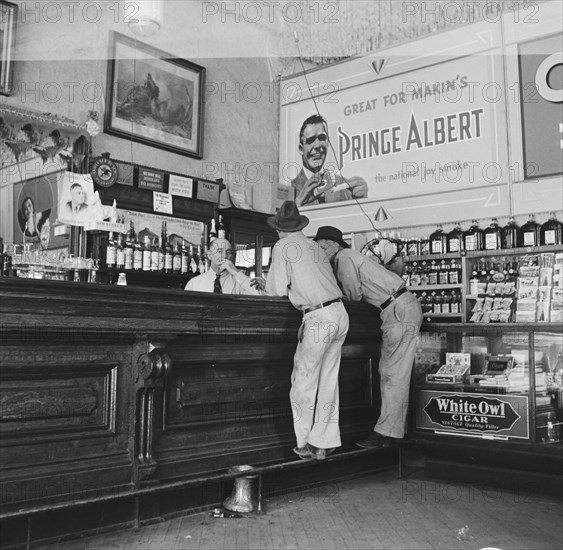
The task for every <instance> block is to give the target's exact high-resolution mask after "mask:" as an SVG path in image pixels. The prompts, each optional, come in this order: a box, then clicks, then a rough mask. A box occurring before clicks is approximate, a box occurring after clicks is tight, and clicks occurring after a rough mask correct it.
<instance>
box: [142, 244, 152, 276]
mask: <svg viewBox="0 0 563 550" xmlns="http://www.w3.org/2000/svg"><path fill="white" fill-rule="evenodd" d="M142 253H143V264H142V265H143V271H150V270H151V256H152V246H151V241H150V237H149V236H148V235H145V239H144V241H143V247H142Z"/></svg>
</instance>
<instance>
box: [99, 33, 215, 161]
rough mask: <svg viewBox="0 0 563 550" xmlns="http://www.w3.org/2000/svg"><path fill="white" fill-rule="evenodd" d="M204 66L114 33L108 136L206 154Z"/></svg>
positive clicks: (192, 154) (188, 153) (106, 123)
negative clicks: (204, 140) (204, 133)
mask: <svg viewBox="0 0 563 550" xmlns="http://www.w3.org/2000/svg"><path fill="white" fill-rule="evenodd" d="M204 85H205V68H204V67H201V66H200V65H196V64H195V63H192V62H191V61H187V60H185V59H178V58H176V57H174V56H173V55H171V54H168V53H165V52H162V51H160V50H157V49H155V48H153V47H152V46H149V45H147V44H143V43H141V42H138V41H136V40H133V39H131V38H129V37H127V36H124V35H122V34H119V33H116V32H112V33H111V34H110V52H109V56H108V75H107V96H106V97H107V99H106V109H105V118H104V132H106V133H107V134H110V135H114V136H118V137H122V138H124V139H129V140H132V141H136V142H139V143H144V144H145V145H150V146H152V147H159V148H161V149H166V150H168V151H172V152H174V153H178V154H180V155H186V156H189V157H195V158H202V156H203V104H204Z"/></svg>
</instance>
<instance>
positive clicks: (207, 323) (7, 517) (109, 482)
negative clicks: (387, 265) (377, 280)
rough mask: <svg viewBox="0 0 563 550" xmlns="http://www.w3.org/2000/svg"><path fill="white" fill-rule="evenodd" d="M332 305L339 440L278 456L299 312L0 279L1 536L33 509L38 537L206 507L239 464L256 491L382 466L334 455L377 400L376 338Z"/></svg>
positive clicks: (278, 301) (382, 458)
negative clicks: (339, 316) (305, 457)
mask: <svg viewBox="0 0 563 550" xmlns="http://www.w3.org/2000/svg"><path fill="white" fill-rule="evenodd" d="M346 307H347V309H348V312H349V315H350V330H349V333H348V337H347V340H346V342H345V344H344V347H343V354H342V364H341V369H340V400H341V402H340V428H341V437H342V442H343V447H342V448H341V449H340V451H339V454H338V455H335V459H334V460H331V461H328V463H327V464H326V465H323V466H322V467H318V466H317V467H315V468H302V467H299V468H297V465H294V466H287V467H285V466H283V465H288V464H289V465H291V464H293V463H294V462H296V461H295V455H294V454H293V452H292V448H293V446H294V444H295V436H294V433H293V424H292V414H291V407H290V403H289V397H288V394H289V388H290V376H291V371H292V368H293V353H294V351H295V345H296V337H297V330H298V327H299V325H300V322H301V315H300V314H299V312H297V311H296V310H295V309H294V308H293V307H292V306H291V304H290V303H289V302H288V300H287V299H282V298H271V297H253V296H225V295H214V294H206V293H192V292H183V291H176V290H164V289H150V288H141V287H116V286H104V285H88V284H82V283H67V282H62V281H40V280H27V279H15V278H0V313H1V317H0V344H1V345H0V365H1V366H0V368H1V376H0V433H1V435H2V438H1V443H0V514H2V515H1V516H0V517H1V518H3V519H2V541H1V543H2V544H3V545H4V546H6V547H16V546H17V545H24V544H26V543H27V542H28V541H27V535H26V533H27V532H28V527H27V524H25V525H24V523H25V521H24V520H25V516H26V515H27V516H29V515H30V514H34V513H35V512H34V510H37V514H38V515H37V516H36V517H35V519H34V528H33V540H34V541H39V540H42V541H45V540H53V539H56V538H57V537H63V536H68V534H69V532H71V531H72V530H74V531H75V532H81V533H87V532H91V531H92V530H99V529H102V528H109V527H112V526H113V527H115V526H119V525H131V524H132V523H133V524H135V522H141V523H143V522H145V523H146V522H150V521H157V520H158V519H159V518H162V517H169V516H170V515H171V514H177V513H179V512H180V511H185V510H189V509H198V508H201V507H202V506H208V505H210V503H214V504H216V503H217V502H221V501H222V498H224V496H225V495H224V490H225V488H224V487H223V482H224V480H225V479H227V478H226V477H225V473H224V472H225V470H227V469H228V468H230V467H232V466H234V465H239V464H250V465H253V466H255V467H256V468H261V469H262V470H260V471H263V472H266V475H267V473H268V472H271V471H273V470H276V472H278V473H276V475H275V476H274V477H275V479H272V480H271V481H270V482H269V483H270V486H269V490H270V491H271V492H275V491H276V490H277V491H280V490H282V489H283V490H288V489H290V488H292V487H298V486H304V485H307V484H311V483H322V482H326V481H327V480H329V479H338V478H339V477H343V476H350V475H358V474H359V473H361V472H364V471H370V470H371V471H372V470H373V469H379V468H382V467H390V466H393V465H396V452H395V453H393V452H389V453H379V454H377V455H376V456H377V457H378V458H377V460H375V461H374V460H373V459H374V455H373V453H369V452H368V453H365V452H362V451H357V450H355V451H354V452H349V451H350V450H352V449H355V447H354V441H355V440H357V439H359V438H361V437H364V436H365V435H366V433H369V431H370V430H371V429H373V425H374V422H375V420H376V418H377V415H378V413H379V389H378V388H379V379H378V374H377V357H378V353H379V342H380V336H379V332H378V329H377V328H376V327H378V314H377V312H376V310H374V309H373V308H371V307H370V306H368V305H366V304H361V303H355V304H346ZM339 455H340V457H341V458H339V459H336V457H337V456H339ZM344 456H348V460H342V457H344ZM299 465H300V466H301V461H300V462H299ZM305 466H306V464H305ZM294 470H295V472H296V473H295V474H294V473H291V472H293V471H294ZM305 471H306V472H307V473H306V474H305V473H302V474H298V473H297V472H305ZM201 479H205V480H206V485H205V487H202V488H201V491H200V490H195V489H194V487H195V485H194V483H195V482H194V481H193V480H201ZM276 484H277V485H276ZM139 491H141V492H139ZM145 492H147V494H148V493H151V494H153V492H154V494H155V495H158V498H156V497H155V498H152V497H151V498H146V495H145ZM130 497H131V498H133V501H132V502H131V501H130V500H131V498H130ZM135 502H136V504H135ZM77 503H83V504H81V505H80V506H79V505H78V504H77ZM39 511H41V513H40V514H39ZM69 514H72V517H73V520H74V521H73V522H70V521H69V520H68V518H69ZM22 522H24V523H22ZM29 543H31V539H30V541H29Z"/></svg>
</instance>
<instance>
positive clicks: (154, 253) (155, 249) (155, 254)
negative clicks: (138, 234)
mask: <svg viewBox="0 0 563 550" xmlns="http://www.w3.org/2000/svg"><path fill="white" fill-rule="evenodd" d="M159 261H160V244H159V242H158V237H155V238H154V239H153V241H152V244H151V271H158V264H159Z"/></svg>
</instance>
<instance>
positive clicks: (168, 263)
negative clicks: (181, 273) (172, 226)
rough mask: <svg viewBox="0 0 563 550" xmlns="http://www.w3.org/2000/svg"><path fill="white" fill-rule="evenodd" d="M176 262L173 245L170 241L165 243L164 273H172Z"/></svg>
mask: <svg viewBox="0 0 563 550" xmlns="http://www.w3.org/2000/svg"><path fill="white" fill-rule="evenodd" d="M173 262H174V252H173V250H172V245H171V244H170V242H169V241H166V243H165V244H164V273H168V274H170V273H172V271H173Z"/></svg>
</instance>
